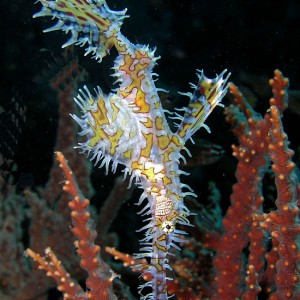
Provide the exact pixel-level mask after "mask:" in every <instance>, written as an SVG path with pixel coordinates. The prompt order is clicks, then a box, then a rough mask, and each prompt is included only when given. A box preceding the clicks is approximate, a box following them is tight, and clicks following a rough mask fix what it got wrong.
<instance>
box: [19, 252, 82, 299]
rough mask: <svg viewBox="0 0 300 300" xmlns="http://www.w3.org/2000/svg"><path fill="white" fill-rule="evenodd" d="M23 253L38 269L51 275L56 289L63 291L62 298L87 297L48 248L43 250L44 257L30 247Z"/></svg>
mask: <svg viewBox="0 0 300 300" xmlns="http://www.w3.org/2000/svg"><path fill="white" fill-rule="evenodd" d="M25 253H26V255H27V256H30V257H31V258H32V259H33V260H34V261H35V262H37V263H38V265H39V269H41V270H45V271H46V274H47V276H49V277H52V278H53V279H54V280H55V281H56V283H57V289H58V290H59V291H61V292H62V293H63V295H64V299H72V300H83V299H84V300H85V299H88V298H87V297H86V295H85V294H84V292H83V290H82V288H81V287H80V285H78V284H77V283H76V282H75V281H74V280H72V279H71V278H70V274H69V273H68V272H67V271H66V270H65V268H64V267H63V266H62V264H61V261H60V260H58V259H57V257H56V256H55V254H54V253H53V252H52V250H51V249H50V248H47V249H46V250H45V254H46V255H45V256H44V257H41V256H40V255H39V254H37V253H36V252H34V251H32V250H31V249H27V250H26V252H25Z"/></svg>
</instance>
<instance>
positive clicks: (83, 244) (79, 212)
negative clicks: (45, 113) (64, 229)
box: [56, 152, 116, 300]
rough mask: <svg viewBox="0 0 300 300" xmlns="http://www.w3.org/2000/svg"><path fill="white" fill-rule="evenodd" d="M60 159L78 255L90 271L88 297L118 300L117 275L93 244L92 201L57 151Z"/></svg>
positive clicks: (97, 247) (83, 265) (84, 267)
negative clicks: (83, 194)
mask: <svg viewBox="0 0 300 300" xmlns="http://www.w3.org/2000/svg"><path fill="white" fill-rule="evenodd" d="M56 157H57V160H58V161H59V163H60V165H59V166H60V167H61V169H62V171H63V173H64V176H65V179H66V181H65V185H64V188H63V189H64V190H65V191H66V192H68V193H69V194H70V195H71V197H72V201H70V202H69V207H70V208H71V218H72V223H73V228H72V232H73V234H74V235H75V236H76V237H77V239H78V241H77V242H76V243H75V244H76V246H77V248H78V249H77V253H78V255H79V256H80V258H81V259H80V265H81V267H82V268H83V269H85V270H86V271H87V272H88V275H89V276H88V279H87V281H86V285H87V287H88V288H89V290H90V291H89V292H88V298H89V299H94V300H97V299H99V300H101V299H102V300H103V299H116V298H115V296H114V295H113V293H112V281H113V279H114V278H115V275H114V274H113V272H112V271H111V269H110V268H109V267H108V266H107V265H106V264H105V262H104V261H103V260H102V258H101V257H100V254H99V253H100V247H99V246H97V245H95V244H94V241H95V238H96V235H97V233H96V231H95V230H94V224H93V220H92V219H91V216H90V212H89V200H88V199H86V198H84V197H83V196H82V195H81V192H80V191H79V189H78V186H77V184H76V181H75V178H74V176H73V173H72V171H71V169H70V167H69V166H68V164H67V162H66V160H65V158H64V156H63V155H62V153H61V152H56Z"/></svg>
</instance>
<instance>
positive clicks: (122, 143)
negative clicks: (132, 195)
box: [34, 0, 229, 299]
mask: <svg viewBox="0 0 300 300" xmlns="http://www.w3.org/2000/svg"><path fill="white" fill-rule="evenodd" d="M39 2H40V3H41V4H42V5H43V7H42V10H41V11H40V12H38V13H36V14H35V15H34V17H42V16H50V17H53V18H56V19H58V22H57V23H56V24H55V25H54V26H53V27H51V28H49V29H46V30H45V32H49V31H54V30H62V31H64V32H65V33H69V32H70V33H71V38H70V39H69V40H68V41H67V42H66V43H65V44H64V45H63V47H67V46H69V45H71V44H76V45H79V46H82V47H84V46H85V47H86V48H85V51H86V52H85V54H86V55H88V54H90V53H91V54H92V55H93V58H95V59H96V60H97V61H101V60H102V59H103V58H104V57H105V56H106V55H107V54H109V52H110V49H111V48H112V47H115V48H116V49H117V51H118V56H117V58H116V59H115V61H114V67H113V70H114V74H113V76H115V77H116V79H117V81H116V82H117V83H118V84H119V86H118V88H116V89H115V90H113V91H112V92H111V93H109V94H108V95H106V94H104V93H103V92H102V90H101V89H100V88H99V87H97V89H95V92H94V93H91V92H90V91H89V89H88V88H87V87H86V86H84V88H83V89H81V90H79V95H78V96H77V97H76V98H75V102H76V103H77V105H78V106H79V108H80V109H81V111H82V116H81V117H78V116H76V115H72V117H73V118H74V120H75V121H76V122H77V123H78V124H79V125H80V127H81V132H80V133H79V134H80V135H81V136H84V137H85V138H86V140H85V141H84V142H83V143H80V144H79V145H78V146H77V147H78V148H80V149H81V151H82V152H83V153H86V154H87V155H89V156H91V160H95V165H96V164H100V167H102V166H105V168H106V172H108V169H109V166H110V165H111V169H112V171H113V172H114V171H115V170H116V168H117V165H118V164H121V165H123V166H124V174H125V176H126V175H127V174H129V175H130V182H132V181H133V180H135V182H136V183H137V184H138V185H139V186H141V187H142V188H143V193H142V195H141V197H140V199H139V201H138V203H137V204H138V205H141V206H142V205H144V206H143V208H142V209H141V211H140V214H141V215H142V216H143V217H144V221H145V222H146V225H145V226H144V227H143V228H142V229H141V230H144V231H145V237H144V239H142V240H141V245H142V248H141V249H140V251H141V253H140V254H138V255H137V257H138V258H141V257H148V258H149V260H150V264H149V268H148V269H147V270H146V271H144V272H145V273H150V275H151V278H152V280H151V282H148V283H146V284H144V285H143V286H141V289H143V288H144V287H146V286H150V287H152V292H151V293H150V294H147V295H145V296H142V299H167V298H168V294H167V288H166V281H167V280H171V279H169V278H167V276H166V270H167V269H168V268H170V266H169V265H168V255H169V254H170V253H169V252H170V248H171V247H175V248H179V247H178V245H177V244H176V243H178V242H181V241H183V240H182V235H184V234H185V232H184V231H182V230H179V229H178V228H177V227H178V226H177V225H179V224H180V225H189V221H188V219H187V217H188V216H189V210H188V209H187V207H186V206H185V205H184V202H183V199H184V197H185V196H187V195H190V194H192V195H194V194H193V191H192V190H191V188H190V187H189V186H187V185H185V184H182V183H180V175H181V174H185V172H183V171H180V170H179V162H180V159H182V160H183V161H184V160H185V158H184V156H183V155H182V154H181V152H182V150H185V151H186V152H187V153H188V154H189V151H188V150H187V149H186V147H185V142H186V141H187V140H188V139H190V138H191V137H192V135H193V134H194V133H195V132H196V131H197V130H198V129H200V128H201V127H205V128H207V126H206V125H205V124H204V122H205V120H206V118H207V117H208V116H209V114H210V113H211V112H212V110H213V109H214V108H215V107H216V106H217V105H218V104H219V103H220V101H221V100H222V98H223V96H224V95H225V93H226V91H227V87H226V81H227V79H228V77H229V74H228V75H227V76H226V77H225V78H223V77H224V74H225V73H226V70H225V71H223V72H222V73H221V74H220V75H217V76H216V77H215V78H214V79H209V78H207V77H206V76H205V75H204V73H203V72H202V71H198V73H197V76H198V83H197V84H196V85H193V84H192V88H193V90H194V91H193V93H185V95H187V96H188V97H189V98H190V99H189V104H188V106H187V107H186V108H184V109H180V110H179V111H183V113H182V115H181V114H179V113H178V112H176V113H175V116H174V117H173V118H174V119H177V121H178V123H177V124H176V125H177V131H176V132H172V131H171V129H170V127H169V125H168V122H167V119H166V117H165V113H166V112H167V111H166V110H164V109H163V108H162V105H161V102H160V99H159V96H158V91H160V90H161V89H158V88H156V87H155V85H154V80H153V77H154V76H155V75H156V74H155V73H153V72H152V69H153V67H154V66H155V64H156V61H157V59H158V58H159V57H155V56H154V52H155V49H150V48H149V46H145V45H139V44H136V45H135V44H132V43H131V42H130V41H129V40H128V39H127V38H126V37H125V36H123V34H122V33H121V32H120V28H121V25H122V23H123V20H124V18H126V17H127V16H126V10H123V11H112V10H110V9H109V7H108V6H107V4H106V2H105V1H104V0H56V1H48V0H39ZM207 129H208V128H207ZM183 189H187V191H183Z"/></svg>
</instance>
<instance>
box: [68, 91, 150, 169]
mask: <svg viewBox="0 0 300 300" xmlns="http://www.w3.org/2000/svg"><path fill="white" fill-rule="evenodd" d="M79 91H80V94H79V95H78V96H77V97H76V98H75V99H74V100H75V102H76V103H77V105H78V106H79V107H80V109H81V111H82V113H83V115H82V116H81V118H80V117H78V116H76V115H72V117H73V119H74V120H75V121H76V122H77V123H78V124H79V125H80V127H81V129H82V130H81V132H80V133H79V135H81V136H85V137H86V141H85V142H82V143H79V145H78V146H77V148H80V149H81V150H82V152H83V153H86V154H87V155H90V154H91V160H94V161H95V165H97V164H98V163H99V162H100V161H101V160H102V162H101V164H100V167H102V166H104V165H105V166H106V172H108V167H109V163H110V161H112V162H113V164H112V171H113V172H114V171H115V170H116V167H117V165H118V163H121V164H123V165H124V166H125V167H127V168H130V167H131V162H132V161H135V160H138V158H139V157H140V154H141V151H142V148H143V147H146V139H145V136H144V135H143V134H142V133H141V129H142V121H143V120H144V115H143V114H141V115H139V114H136V113H135V106H131V105H130V103H128V101H127V100H126V99H122V98H120V97H119V96H118V95H117V94H113V93H110V94H108V95H105V94H104V93H103V92H102V90H101V89H100V88H99V87H98V89H97V90H95V91H96V96H95V97H94V96H93V95H92V94H91V93H90V91H89V90H88V88H87V87H86V86H85V87H84V89H83V90H79Z"/></svg>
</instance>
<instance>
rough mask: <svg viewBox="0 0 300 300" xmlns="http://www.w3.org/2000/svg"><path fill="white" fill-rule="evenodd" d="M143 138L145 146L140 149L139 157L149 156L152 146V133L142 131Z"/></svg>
mask: <svg viewBox="0 0 300 300" xmlns="http://www.w3.org/2000/svg"><path fill="white" fill-rule="evenodd" d="M143 136H144V138H145V139H146V147H145V148H143V149H142V150H141V154H140V155H141V157H150V154H151V149H152V147H153V134H152V133H143Z"/></svg>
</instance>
